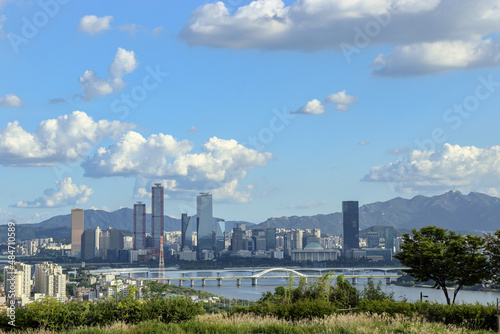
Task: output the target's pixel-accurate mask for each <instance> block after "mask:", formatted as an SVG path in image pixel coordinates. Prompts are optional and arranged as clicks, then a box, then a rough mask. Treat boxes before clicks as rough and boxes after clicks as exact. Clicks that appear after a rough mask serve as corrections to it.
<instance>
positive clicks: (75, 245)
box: [71, 208, 84, 256]
mask: <svg viewBox="0 0 500 334" xmlns="http://www.w3.org/2000/svg"><path fill="white" fill-rule="evenodd" d="M83 227H84V221H83V209H74V208H73V209H71V254H72V255H73V256H79V255H80V252H81V251H82V233H83Z"/></svg>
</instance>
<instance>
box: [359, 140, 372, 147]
mask: <svg viewBox="0 0 500 334" xmlns="http://www.w3.org/2000/svg"><path fill="white" fill-rule="evenodd" d="M368 144H370V142H369V141H366V140H362V141H360V142H359V143H358V145H361V146H364V145H368Z"/></svg>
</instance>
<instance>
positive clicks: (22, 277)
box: [3, 262, 31, 305]
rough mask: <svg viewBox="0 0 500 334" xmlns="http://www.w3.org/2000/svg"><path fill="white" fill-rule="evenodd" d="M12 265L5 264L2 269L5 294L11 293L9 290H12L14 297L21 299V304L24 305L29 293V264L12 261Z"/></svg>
mask: <svg viewBox="0 0 500 334" xmlns="http://www.w3.org/2000/svg"><path fill="white" fill-rule="evenodd" d="M13 267H14V268H12V269H11V268H9V266H5V267H4V271H3V279H4V286H5V291H6V296H9V294H11V293H10V292H9V291H14V296H15V297H16V299H17V298H19V299H21V304H22V305H25V304H26V302H27V301H28V298H29V297H30V293H31V266H30V265H27V264H24V263H21V262H14V265H13ZM12 285H13V286H12ZM11 286H12V287H11Z"/></svg>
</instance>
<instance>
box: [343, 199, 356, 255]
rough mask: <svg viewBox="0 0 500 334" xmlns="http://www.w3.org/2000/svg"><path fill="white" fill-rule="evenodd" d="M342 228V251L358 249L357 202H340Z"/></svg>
mask: <svg viewBox="0 0 500 334" xmlns="http://www.w3.org/2000/svg"><path fill="white" fill-rule="evenodd" d="M342 226H343V230H344V235H343V236H344V248H343V250H344V251H345V250H347V249H352V248H359V209H358V201H343V202H342Z"/></svg>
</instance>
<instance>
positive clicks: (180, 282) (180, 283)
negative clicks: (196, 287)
mask: <svg viewBox="0 0 500 334" xmlns="http://www.w3.org/2000/svg"><path fill="white" fill-rule="evenodd" d="M183 282H184V281H183V280H181V279H180V280H179V287H181V288H182V283H183Z"/></svg>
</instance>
